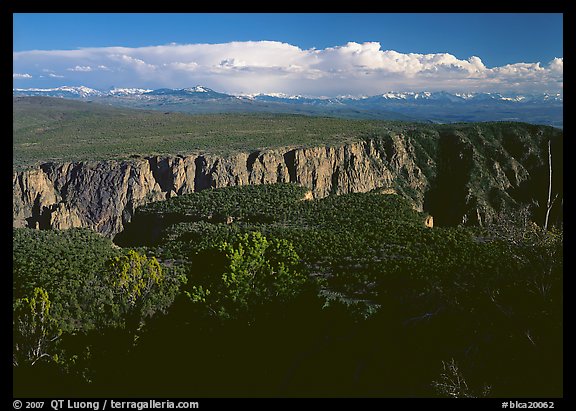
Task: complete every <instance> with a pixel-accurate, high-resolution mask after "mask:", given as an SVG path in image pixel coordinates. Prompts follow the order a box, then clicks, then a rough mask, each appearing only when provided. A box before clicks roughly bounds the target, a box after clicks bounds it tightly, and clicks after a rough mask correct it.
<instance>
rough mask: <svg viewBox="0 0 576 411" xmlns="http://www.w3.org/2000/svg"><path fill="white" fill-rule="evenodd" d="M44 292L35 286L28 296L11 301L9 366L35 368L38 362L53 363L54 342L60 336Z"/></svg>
mask: <svg viewBox="0 0 576 411" xmlns="http://www.w3.org/2000/svg"><path fill="white" fill-rule="evenodd" d="M51 304H52V303H51V302H50V299H49V298H48V293H47V292H46V290H44V289H42V288H39V287H36V288H35V289H34V292H33V294H32V297H24V298H20V299H18V300H16V301H15V302H14V306H13V309H14V314H13V319H12V327H13V333H14V335H13V351H12V363H13V365H14V366H18V365H24V364H27V365H35V364H36V363H37V362H38V361H40V360H48V361H50V360H56V359H57V354H56V347H55V345H56V341H57V340H58V338H59V337H60V335H61V334H62V330H61V329H60V328H59V327H58V322H57V321H56V320H55V319H54V317H52V315H51V313H50V306H51Z"/></svg>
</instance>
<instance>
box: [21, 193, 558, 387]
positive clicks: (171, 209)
mask: <svg viewBox="0 0 576 411" xmlns="http://www.w3.org/2000/svg"><path fill="white" fill-rule="evenodd" d="M498 213H499V215H498V219H497V221H498V223H497V224H496V223H495V224H485V225H484V226H481V227H480V226H462V225H457V226H435V227H430V225H431V224H428V225H427V224H426V222H427V221H429V215H428V214H427V213H425V212H420V211H417V210H416V209H415V208H414V207H413V202H411V201H410V200H409V199H407V198H405V197H404V196H402V195H399V194H398V193H397V192H396V191H395V190H392V189H376V190H372V191H370V192H366V193H349V194H342V195H338V196H328V197H325V198H322V199H318V198H317V199H314V198H312V197H311V196H310V195H309V189H308V188H306V187H302V186H300V185H298V184H293V183H283V184H265V185H258V186H237V187H225V188H218V189H211V190H203V191H200V192H198V193H191V194H186V195H180V196H177V197H174V198H170V199H168V200H165V201H158V202H151V203H148V204H147V205H144V206H142V207H140V208H138V209H137V211H136V213H135V216H134V218H133V220H132V222H131V223H130V224H129V225H127V226H126V227H125V230H124V231H123V232H121V233H119V234H118V235H117V236H116V238H115V239H114V242H113V241H112V240H111V239H109V238H105V237H103V236H102V235H100V234H98V233H95V232H94V231H91V230H88V229H79V228H73V229H68V230H34V229H30V228H14V229H13V307H14V316H13V334H14V338H13V366H14V395H15V396H26V395H48V396H73V395H74V396H77V395H89V396H105V397H110V396H140V397H145V396H185V397H202V396H208V397H211V396H213V397H221V396H248V397H262V396H264V397H265V396H320V397H322V396H328V397H332V396H376V397H435V396H440V397H556V396H562V395H563V390H562V384H563V378H562V368H563V365H562V364H563V346H562V333H563V314H562V308H563V232H562V225H561V223H559V222H558V221H557V220H555V221H554V223H553V224H552V223H551V224H550V225H549V226H548V227H546V228H544V227H543V225H544V224H543V221H542V219H541V218H540V215H538V214H536V215H535V214H533V213H531V212H530V208H529V207H526V206H518V207H516V208H507V207H502V208H501V209H500V210H498ZM535 216H536V217H535ZM532 220H535V221H532Z"/></svg>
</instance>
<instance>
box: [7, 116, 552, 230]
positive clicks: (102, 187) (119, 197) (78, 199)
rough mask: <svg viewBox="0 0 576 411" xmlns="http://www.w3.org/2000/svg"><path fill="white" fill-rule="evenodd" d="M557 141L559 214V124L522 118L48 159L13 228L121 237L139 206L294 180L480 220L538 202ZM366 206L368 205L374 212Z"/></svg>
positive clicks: (27, 182)
mask: <svg viewBox="0 0 576 411" xmlns="http://www.w3.org/2000/svg"><path fill="white" fill-rule="evenodd" d="M549 140H552V148H553V153H552V154H553V158H554V161H553V178H554V182H553V192H554V196H556V195H558V199H557V201H556V202H555V206H556V207H557V208H558V210H554V212H553V218H555V219H557V218H558V216H559V212H560V210H561V208H560V207H561V204H562V201H561V200H562V162H561V159H562V131H561V130H557V129H553V128H550V127H544V126H532V125H527V124H519V123H491V124H465V125H446V126H429V125H427V126H417V125H414V126H410V127H406V128H405V129H404V131H402V132H399V133H392V132H390V133H386V134H384V135H375V136H371V137H370V136H369V137H366V138H365V139H363V140H361V141H357V142H354V143H348V144H342V145H340V146H335V147H313V148H277V149H270V150H263V151H254V152H251V153H237V154H234V155H229V156H219V155H210V154H191V155H179V156H173V157H158V156H152V157H136V158H130V159H128V160H108V161H86V162H74V163H53V162H51V163H44V164H42V165H40V166H39V167H36V168H32V169H28V170H25V171H14V173H13V225H14V226H15V227H35V228H39V229H49V228H53V229H65V228H69V227H89V228H92V229H94V230H96V231H98V232H100V233H102V234H104V235H106V236H114V235H115V234H117V233H119V232H120V231H122V229H123V228H124V226H125V225H126V224H127V223H128V222H130V221H131V219H132V216H133V215H134V213H135V210H136V208H137V207H138V206H140V205H142V204H145V203H148V202H150V201H157V200H163V199H166V198H169V197H172V196H176V195H182V194H187V193H192V192H195V191H199V190H204V189H209V188H218V187H225V186H234V185H246V184H268V183H276V182H294V183H298V184H301V185H303V186H305V187H308V188H310V189H311V191H312V194H313V196H314V197H315V198H321V197H325V196H327V195H331V194H342V193H349V192H366V191H370V190H372V189H374V188H381V187H385V188H386V187H390V188H394V189H395V190H397V191H398V192H399V193H400V194H402V195H404V196H406V197H408V198H410V199H411V200H412V201H413V204H414V207H415V208H416V209H418V210H426V211H428V212H429V213H430V214H431V215H432V216H434V222H435V224H436V225H456V224H461V223H467V224H483V223H485V222H487V221H490V220H491V219H492V218H494V216H495V215H496V212H497V210H498V209H499V208H500V207H501V206H502V205H503V204H506V205H517V204H519V203H531V202H534V201H536V202H538V203H539V207H537V213H539V214H538V218H542V216H543V211H542V210H543V207H544V206H545V203H546V197H547V187H548V176H549V174H548V152H547V147H548V141H549ZM367 211H369V210H367Z"/></svg>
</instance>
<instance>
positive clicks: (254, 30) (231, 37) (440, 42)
mask: <svg viewBox="0 0 576 411" xmlns="http://www.w3.org/2000/svg"><path fill="white" fill-rule="evenodd" d="M62 85H68V86H80V85H83V86H87V87H91V88H97V89H101V90H106V89H109V88H111V87H118V88H121V87H138V88H161V87H170V88H184V87H192V86H195V85H202V86H205V87H210V88H212V89H214V90H216V91H221V92H226V93H231V94H256V93H284V94H288V95H296V94H298V95H305V96H314V97H334V96H339V95H351V96H360V95H375V94H379V93H384V92H387V91H438V90H444V91H452V92H455V91H457V92H481V91H484V92H501V93H516V94H522V93H540V92H549V93H562V88H563V16H562V14H559V13H504V14H496V13H485V14H482V13H467V14H466V13H465V14H460V13H408V14H398V13H370V14H362V13H312V14H306V13H298V14H290V13H273V14H267V13H255V14H250V13H228V14H225V13H215V14H214V13H213V14H205V13H204V14H203V13H193V14H169V13H150V14H146V13H143V14H125V13H124V14H123V13H119V14H110V13H109V14H96V13H85V14H74V13H63V14H53V13H40V14H34V13H16V14H14V15H13V86H14V87H15V88H50V87H58V86H62Z"/></svg>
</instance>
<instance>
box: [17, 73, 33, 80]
mask: <svg viewBox="0 0 576 411" xmlns="http://www.w3.org/2000/svg"><path fill="white" fill-rule="evenodd" d="M12 78H13V79H25V78H32V76H31V75H30V74H28V73H13V74H12Z"/></svg>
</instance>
